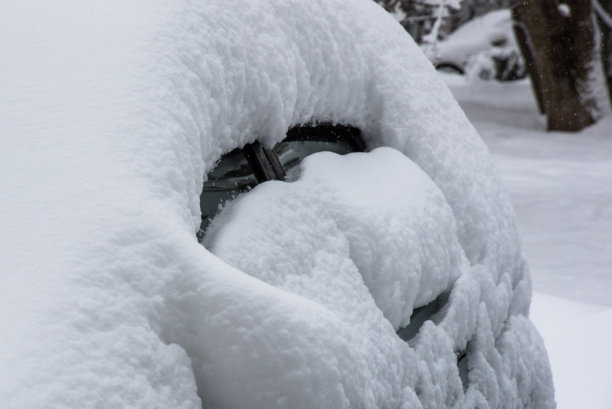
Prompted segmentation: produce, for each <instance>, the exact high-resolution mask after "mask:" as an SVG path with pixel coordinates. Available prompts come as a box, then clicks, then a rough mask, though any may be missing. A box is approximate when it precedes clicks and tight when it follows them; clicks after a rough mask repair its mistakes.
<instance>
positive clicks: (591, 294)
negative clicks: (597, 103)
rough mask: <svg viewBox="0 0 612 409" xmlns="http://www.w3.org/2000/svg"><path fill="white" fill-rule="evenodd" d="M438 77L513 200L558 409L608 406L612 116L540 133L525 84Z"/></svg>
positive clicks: (611, 373)
mask: <svg viewBox="0 0 612 409" xmlns="http://www.w3.org/2000/svg"><path fill="white" fill-rule="evenodd" d="M443 78H444V79H445V81H446V82H447V84H449V85H450V86H451V90H452V91H453V93H454V95H455V96H456V97H457V99H458V101H459V103H460V104H461V105H462V107H463V108H464V109H465V112H466V114H467V115H468V116H469V118H470V119H471V120H472V122H473V123H474V126H476V128H477V129H478V130H479V132H480V134H481V135H482V137H483V138H484V140H485V142H486V143H487V145H488V146H489V147H490V148H491V151H492V154H493V159H494V160H495V161H496V162H497V163H498V166H499V168H500V171H501V174H502V178H503V179H504V181H505V184H506V186H507V187H508V189H509V191H510V194H511V196H512V199H513V202H514V206H515V209H516V211H517V218H518V224H519V228H520V229H521V231H522V234H523V242H524V248H525V252H526V254H527V256H528V257H529V260H530V266H531V271H532V276H533V285H534V299H533V304H532V308H531V314H530V316H531V317H532V319H533V321H534V323H535V324H536V326H537V327H538V330H539V331H540V332H541V333H542V337H543V338H544V343H545V345H546V348H547V349H548V351H549V354H550V361H551V366H552V371H553V378H554V381H555V397H556V400H557V403H558V408H559V409H572V408H576V407H588V408H592V409H608V408H610V407H611V406H612V390H610V379H612V354H610V350H609V347H608V345H610V344H611V343H612V317H611V316H612V310H611V307H612V299H611V298H610V293H611V292H612V274H610V273H611V271H612V268H611V266H612V240H611V237H610V233H609V232H610V230H612V213H611V212H610V211H607V210H608V209H609V208H610V201H611V200H612V184H611V183H610V182H611V176H610V175H612V159H611V158H610V155H609V154H608V153H609V152H611V151H612V139H611V138H610V130H611V129H612V116H608V117H606V118H603V119H602V120H601V121H599V122H598V123H597V124H596V125H594V126H591V127H589V128H587V129H585V130H583V131H581V132H578V133H560V132H546V130H545V129H546V124H545V120H544V118H542V117H540V116H539V115H538V111H537V106H536V104H535V101H534V97H533V92H532V90H531V87H530V84H529V83H528V82H527V81H520V82H512V83H496V82H492V81H491V82H482V81H477V82H473V83H467V82H466V81H465V80H464V79H463V78H461V77H458V76H452V77H451V76H443ZM500 95H503V96H504V97H503V98H500V97H499V96H500Z"/></svg>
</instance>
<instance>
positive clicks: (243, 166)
mask: <svg viewBox="0 0 612 409" xmlns="http://www.w3.org/2000/svg"><path fill="white" fill-rule="evenodd" d="M364 149H365V144H364V142H363V140H362V139H361V137H360V132H359V129H357V128H354V127H350V126H346V125H332V124H319V125H316V126H315V125H306V126H300V127H294V128H292V129H290V130H289V131H288V132H287V137H286V138H285V139H284V140H283V141H282V142H279V143H278V144H276V145H275V146H274V147H273V148H272V149H265V148H263V147H262V146H261V145H260V144H259V143H258V142H254V143H252V144H248V145H246V146H245V147H244V148H242V149H234V150H233V151H231V152H230V153H228V154H226V155H224V156H223V157H221V159H220V160H219V161H218V162H217V165H216V166H215V167H214V169H213V170H211V171H210V172H209V173H208V175H207V181H206V182H205V183H204V186H203V189H202V195H201V196H200V209H201V211H202V222H201V224H200V229H199V231H198V232H197V234H196V235H197V237H198V240H199V241H200V242H201V241H202V239H203V237H204V234H205V232H206V229H207V227H208V225H209V224H210V222H211V221H212V219H213V218H214V217H215V215H216V214H217V213H219V211H220V210H221V209H222V208H223V206H224V204H225V203H226V202H227V201H228V200H231V199H234V198H235V197H237V196H238V195H239V194H242V193H245V192H248V191H249V190H251V189H252V188H253V187H255V186H256V185H257V184H258V183H261V182H265V181H267V180H272V179H277V180H284V178H285V174H286V172H288V171H290V170H295V169H296V167H297V165H298V164H299V163H300V162H301V161H302V160H303V159H304V158H305V157H306V156H308V155H311V154H313V153H317V152H323V151H328V152H334V153H337V154H339V155H344V154H347V153H350V152H360V151H363V150H364Z"/></svg>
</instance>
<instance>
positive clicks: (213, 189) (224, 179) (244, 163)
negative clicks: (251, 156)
mask: <svg viewBox="0 0 612 409" xmlns="http://www.w3.org/2000/svg"><path fill="white" fill-rule="evenodd" d="M255 185H257V178H256V177H255V174H254V173H253V169H252V168H251V165H250V164H249V162H248V160H247V158H246V156H245V155H244V152H243V151H242V150H241V149H235V150H233V151H232V152H230V153H228V154H227V155H224V156H223V157H222V158H221V160H220V161H219V162H218V163H217V165H216V166H215V168H214V169H213V170H212V171H210V172H209V173H208V180H207V181H206V182H204V187H203V189H202V195H201V196H200V209H201V211H202V224H201V225H200V231H199V232H198V239H201V237H200V236H201V235H203V232H204V231H205V230H206V227H208V224H209V223H210V221H211V220H212V218H213V217H214V216H215V215H216V214H217V213H218V212H219V209H220V208H221V207H222V206H223V204H224V203H225V202H226V201H227V200H230V199H233V198H235V197H236V196H237V195H239V194H240V193H244V192H248V191H249V190H251V189H252V188H253V187H255Z"/></svg>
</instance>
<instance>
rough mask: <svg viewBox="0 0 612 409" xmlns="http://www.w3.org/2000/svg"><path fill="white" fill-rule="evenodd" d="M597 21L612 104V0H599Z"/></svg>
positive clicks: (602, 59)
mask: <svg viewBox="0 0 612 409" xmlns="http://www.w3.org/2000/svg"><path fill="white" fill-rule="evenodd" d="M598 5H599V8H600V10H598V11H599V12H598V13H596V14H597V22H598V23H599V30H600V31H601V61H602V63H603V69H604V74H605V76H606V82H607V84H608V97H609V99H610V103H611V104H612V21H611V20H612V0H599V1H598Z"/></svg>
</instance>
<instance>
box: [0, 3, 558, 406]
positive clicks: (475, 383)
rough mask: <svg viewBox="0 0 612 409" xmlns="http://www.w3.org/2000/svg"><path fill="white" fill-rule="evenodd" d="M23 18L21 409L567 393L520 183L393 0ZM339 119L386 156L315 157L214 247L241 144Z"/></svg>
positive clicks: (6, 387)
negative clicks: (517, 217) (531, 315)
mask: <svg viewBox="0 0 612 409" xmlns="http://www.w3.org/2000/svg"><path fill="white" fill-rule="evenodd" d="M0 16H2V24H0V38H2V40H0V52H1V53H2V55H3V58H2V59H1V60H0V73H2V75H0V89H2V90H3V98H2V100H1V101H0V117H1V118H2V120H1V121H0V127H1V128H0V134H2V135H3V140H4V143H3V147H2V149H1V150H0V174H2V177H1V178H0V191H2V192H3V194H2V195H1V196H0V231H1V232H2V241H1V242H0V243H1V244H0V246H1V247H0V256H1V258H2V274H1V282H0V300H2V301H1V302H2V307H1V308H0V325H1V327H2V328H3V331H2V332H1V335H0V401H1V402H3V407H7V408H11V409H13V408H20V409H21V408H32V409H34V408H48V407H50V406H52V407H65V408H89V407H91V408H96V407H97V408H99V407H134V408H151V407H159V408H200V407H207V408H208V407H213V408H274V407H279V408H281V407H284V408H357V407H363V408H397V407H401V408H442V407H449V408H450V407H452V408H474V407H491V408H502V407H513V408H514V407H527V408H550V407H554V400H553V390H552V381H551V376H550V369H549V365H548V359H547V355H546V351H545V350H544V347H543V344H542V341H541V338H540V337H539V335H538V333H537V331H536V330H535V328H534V327H533V325H532V324H531V322H530V321H529V319H528V318H527V313H528V309H529V303H530V293H531V285H530V279H529V275H528V272H527V268H526V264H525V262H524V260H523V258H522V255H521V249H520V246H519V239H518V236H517V231H516V226H515V222H514V215H513V212H512V208H511V206H510V204H509V200H508V197H507V194H506V193H505V191H504V189H503V188H502V187H501V184H500V180H499V178H498V176H497V173H496V171H495V169H494V167H493V166H492V164H491V161H490V159H489V156H488V152H487V150H486V148H485V147H484V145H483V144H482V142H481V141H480V139H479V137H478V135H477V133H476V132H475V130H474V129H473V128H472V126H471V125H470V124H469V122H468V121H467V119H466V118H465V116H464V114H463V112H462V111H461V110H460V108H459V107H458V105H457V104H456V102H455V101H454V100H453V98H452V96H451V95H450V92H449V91H448V89H447V88H446V86H445V85H444V84H442V83H441V81H440V80H439V79H438V78H437V77H436V74H435V71H434V69H433V68H432V67H431V65H430V63H429V62H428V61H427V59H426V58H425V57H424V56H423V55H422V54H421V51H420V50H419V49H418V47H417V46H416V45H415V44H414V43H413V42H412V40H411V39H410V38H409V37H408V36H407V35H406V33H405V32H404V31H403V29H402V28H401V27H400V26H399V25H398V24H397V23H395V22H394V21H393V19H392V18H391V17H389V16H388V15H387V14H386V12H384V10H382V9H381V8H379V7H378V6H376V5H375V4H374V3H373V2H371V1H370V0H354V1H350V2H348V3H347V2H346V1H340V0H316V1H313V2H303V1H298V0H289V1H287V0H282V1H281V0H267V1H253V0H250V1H246V0H236V1H232V2H229V3H228V2H227V1H220V0H206V1H203V0H182V1H176V2H166V1H163V0H149V1H144V0H129V1H108V0H106V1H98V0H93V1H88V2H85V3H84V2H82V1H77V0H64V1H62V2H60V4H58V3H57V2H55V3H53V4H52V3H49V2H45V1H41V0H37V1H35V3H32V2H28V3H24V2H22V3H19V2H5V3H3V4H2V5H1V6H0ZM323 121H328V122H335V123H345V124H351V125H353V126H356V127H359V128H360V129H361V131H362V134H363V136H364V138H365V140H366V143H367V145H368V148H369V150H370V151H371V152H368V153H355V154H350V155H348V156H346V157H337V156H335V155H332V154H325V153H321V154H317V155H313V156H312V157H311V158H307V160H306V161H304V163H303V166H302V169H301V172H300V176H299V178H298V179H297V180H296V181H294V182H266V183H264V184H261V185H260V186H258V187H257V188H255V189H254V190H253V191H252V192H250V193H248V194H246V195H244V196H242V197H240V198H239V199H238V200H236V201H235V202H233V203H231V204H230V205H228V206H227V208H226V209H224V211H223V212H222V213H221V214H220V215H219V217H218V220H215V221H213V225H212V228H211V229H212V230H211V233H210V237H207V238H206V240H205V245H204V246H203V245H201V244H199V243H198V241H197V240H196V238H195V232H196V230H197V229H198V227H199V223H200V209H199V196H200V193H201V189H202V183H203V181H204V176H205V175H206V172H207V171H209V170H210V169H212V168H213V167H214V165H215V163H216V161H217V160H218V159H219V157H220V156H221V155H222V154H223V153H226V152H229V151H231V150H232V149H234V148H236V147H240V146H243V145H244V144H246V143H249V142H253V141H255V140H259V141H260V142H262V143H263V144H264V145H267V146H272V145H273V144H274V143H276V142H278V141H280V140H282V139H283V138H284V135H285V133H286V131H287V129H288V128H289V127H291V126H294V125H297V124H304V123H316V122H323ZM383 146H384V147H383ZM377 147H382V148H380V149H376V148H377ZM270 203H272V204H271V205H270ZM253 215H255V216H256V217H253ZM264 228H265V229H273V230H274V231H275V232H276V233H277V234H276V235H275V236H274V237H273V239H271V238H270V236H269V235H266V234H264V233H265V231H263V229H264ZM211 251H212V252H211ZM214 253H216V254H214ZM441 292H444V293H446V294H447V298H448V299H447V301H446V303H445V306H444V308H443V309H442V310H441V311H440V312H439V313H438V314H436V316H435V317H434V319H433V320H431V321H427V322H426V323H425V324H424V325H423V326H422V327H421V329H420V331H419V333H418V335H417V336H416V337H415V338H413V339H412V340H410V341H409V342H404V341H402V340H401V339H400V338H399V337H398V336H397V335H396V334H395V331H396V330H397V329H398V328H399V327H401V326H402V325H405V324H406V323H407V321H408V320H409V319H410V315H411V312H412V311H413V310H414V309H415V308H417V307H420V306H422V305H424V304H426V303H427V302H429V301H431V300H432V299H434V298H436V297H437V296H438V295H439V294H440V293H441ZM462 352H467V368H468V376H467V381H465V382H462V380H461V377H460V374H459V370H458V367H457V354H458V353H462Z"/></svg>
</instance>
